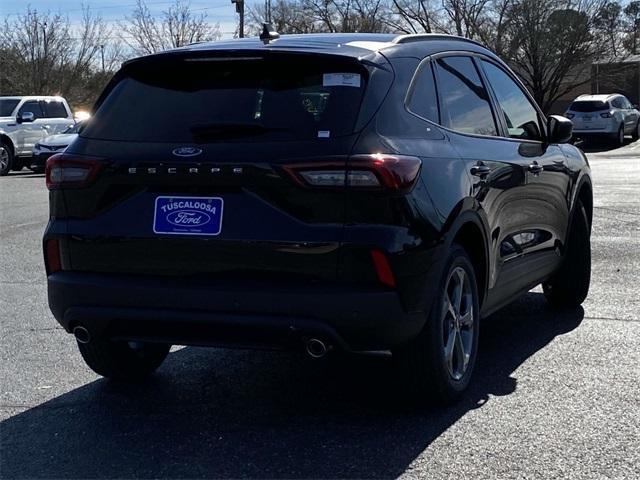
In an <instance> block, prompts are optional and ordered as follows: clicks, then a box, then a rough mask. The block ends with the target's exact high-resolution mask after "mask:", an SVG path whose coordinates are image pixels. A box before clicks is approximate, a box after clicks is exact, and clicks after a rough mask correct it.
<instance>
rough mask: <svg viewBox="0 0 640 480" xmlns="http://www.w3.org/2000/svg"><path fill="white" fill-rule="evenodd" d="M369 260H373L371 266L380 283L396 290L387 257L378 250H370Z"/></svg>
mask: <svg viewBox="0 0 640 480" xmlns="http://www.w3.org/2000/svg"><path fill="white" fill-rule="evenodd" d="M371 259H372V260H373V265H374V266H375V267H376V273H377V275H378V280H379V281H380V283H383V284H384V285H386V286H388V287H391V288H396V277H395V276H394V275H393V270H391V265H389V260H388V259H387V256H386V255H385V254H384V253H382V252H381V251H380V250H371Z"/></svg>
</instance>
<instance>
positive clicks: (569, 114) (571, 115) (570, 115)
mask: <svg viewBox="0 0 640 480" xmlns="http://www.w3.org/2000/svg"><path fill="white" fill-rule="evenodd" d="M564 116H565V117H567V118H568V119H569V120H571V119H572V118H573V117H575V114H573V113H565V114H564Z"/></svg>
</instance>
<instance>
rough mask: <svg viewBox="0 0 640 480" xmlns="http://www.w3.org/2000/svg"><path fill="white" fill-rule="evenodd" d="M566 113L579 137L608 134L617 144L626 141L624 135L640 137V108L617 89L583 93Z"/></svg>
mask: <svg viewBox="0 0 640 480" xmlns="http://www.w3.org/2000/svg"><path fill="white" fill-rule="evenodd" d="M565 116H566V117H567V118H570V119H571V121H572V122H573V133H574V135H575V136H577V137H583V138H585V139H590V138H593V137H605V138H608V139H610V140H612V141H613V142H615V143H616V144H617V145H623V144H624V137H625V135H631V137H632V138H633V139H634V140H638V138H640V111H638V109H637V108H636V107H635V106H633V105H632V104H631V102H629V100H627V98H626V97H625V96H624V95H620V94H618V93H612V94H602V95H580V96H579V97H578V98H576V99H575V100H574V101H573V103H572V104H571V105H569V108H568V109H567V112H566V113H565Z"/></svg>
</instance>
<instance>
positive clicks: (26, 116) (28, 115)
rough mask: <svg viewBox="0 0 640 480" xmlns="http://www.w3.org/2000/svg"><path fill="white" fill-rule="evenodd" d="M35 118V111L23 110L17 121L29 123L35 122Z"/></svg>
mask: <svg viewBox="0 0 640 480" xmlns="http://www.w3.org/2000/svg"><path fill="white" fill-rule="evenodd" d="M35 119H36V116H35V115H34V114H33V112H22V113H21V114H20V115H18V118H17V119H16V121H17V122H18V123H29V122H33V121H34V120H35Z"/></svg>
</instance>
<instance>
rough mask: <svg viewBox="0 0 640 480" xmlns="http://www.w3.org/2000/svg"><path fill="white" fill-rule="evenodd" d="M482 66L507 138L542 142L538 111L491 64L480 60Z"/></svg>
mask: <svg viewBox="0 0 640 480" xmlns="http://www.w3.org/2000/svg"><path fill="white" fill-rule="evenodd" d="M482 65H483V67H484V71H485V73H486V75H487V80H488V81H489V84H490V85H491V87H493V91H494V93H495V94H496V97H497V99H498V103H499V104H500V108H501V109H502V113H503V114H504V118H505V121H506V123H507V128H508V130H509V137H511V138H523V139H527V140H542V133H541V132H542V128H541V127H540V118H539V116H538V111H537V110H536V108H535V107H534V106H533V105H532V104H531V102H530V101H529V99H528V98H527V96H526V95H525V94H524V92H523V91H522V89H521V88H520V87H519V86H518V85H517V84H516V83H515V82H514V81H513V80H512V79H511V77H510V76H509V75H507V73H506V72H505V71H504V70H502V69H501V68H499V67H497V66H496V65H494V64H493V63H491V62H486V61H484V60H482Z"/></svg>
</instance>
